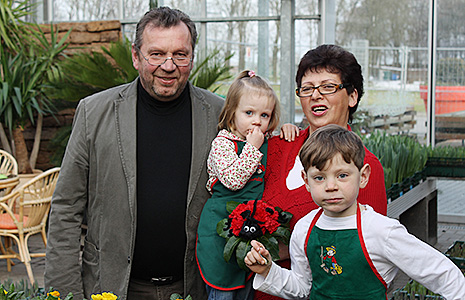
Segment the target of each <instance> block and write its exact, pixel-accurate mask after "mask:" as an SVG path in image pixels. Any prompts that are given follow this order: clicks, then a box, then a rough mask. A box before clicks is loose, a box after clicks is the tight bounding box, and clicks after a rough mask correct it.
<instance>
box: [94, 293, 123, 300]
mask: <svg viewBox="0 0 465 300" xmlns="http://www.w3.org/2000/svg"><path fill="white" fill-rule="evenodd" d="M90 297H91V298H92V300H116V299H118V296H116V295H114V294H113V293H107V292H104V293H102V294H93V295H91V296H90Z"/></svg>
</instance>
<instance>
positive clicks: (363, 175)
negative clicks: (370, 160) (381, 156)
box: [360, 164, 371, 189]
mask: <svg viewBox="0 0 465 300" xmlns="http://www.w3.org/2000/svg"><path fill="white" fill-rule="evenodd" d="M370 174H371V167H370V165H369V164H365V165H364V166H363V167H362V169H361V170H360V188H361V189H363V188H364V187H366V186H367V184H368V180H369V179H370Z"/></svg>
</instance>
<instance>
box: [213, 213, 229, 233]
mask: <svg viewBox="0 0 465 300" xmlns="http://www.w3.org/2000/svg"><path fill="white" fill-rule="evenodd" d="M226 223H228V219H227V218H224V219H223V220H221V221H219V222H218V224H216V232H217V233H218V235H219V236H220V237H222V238H227V237H228V235H229V230H224V228H226Z"/></svg>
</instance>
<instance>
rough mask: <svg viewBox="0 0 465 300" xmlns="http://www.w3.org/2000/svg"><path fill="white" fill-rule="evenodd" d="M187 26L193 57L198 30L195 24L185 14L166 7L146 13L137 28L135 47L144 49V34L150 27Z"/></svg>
mask: <svg viewBox="0 0 465 300" xmlns="http://www.w3.org/2000/svg"><path fill="white" fill-rule="evenodd" d="M181 22H182V23H184V24H186V26H187V28H188V29H189V32H190V34H191V45H192V55H194V50H195V43H196V42H197V29H196V28H195V23H194V22H193V21H192V20H191V18H190V17H189V16H188V15H187V14H185V13H184V12H182V11H180V10H178V9H172V8H169V7H166V6H161V7H157V8H154V9H152V10H150V11H148V12H146V13H145V15H144V16H143V17H142V19H140V21H139V23H137V26H136V38H135V40H134V45H136V47H137V48H138V49H140V48H141V47H142V42H143V41H142V33H143V32H144V30H145V28H146V27H147V26H148V25H150V26H153V27H162V28H171V27H173V26H176V25H178V24H179V23H181Z"/></svg>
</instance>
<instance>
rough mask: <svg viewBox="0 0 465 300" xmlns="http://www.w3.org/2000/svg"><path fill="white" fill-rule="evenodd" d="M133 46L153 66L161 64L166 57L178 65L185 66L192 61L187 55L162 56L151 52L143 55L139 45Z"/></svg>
mask: <svg viewBox="0 0 465 300" xmlns="http://www.w3.org/2000/svg"><path fill="white" fill-rule="evenodd" d="M135 47H136V49H137V51H139V53H140V55H142V57H143V58H144V59H145V60H146V61H147V63H148V64H149V65H151V66H154V67H158V66H161V65H163V64H164V63H165V62H166V61H167V60H168V59H171V61H172V62H173V64H175V65H176V66H178V67H187V66H188V65H189V64H190V63H191V61H192V58H189V57H171V56H168V57H164V56H160V55H155V54H152V55H150V56H149V57H148V58H147V57H145V55H144V54H142V51H140V49H139V47H137V46H135Z"/></svg>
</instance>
